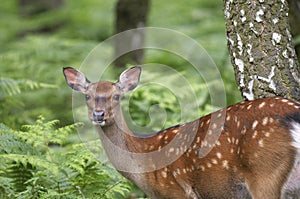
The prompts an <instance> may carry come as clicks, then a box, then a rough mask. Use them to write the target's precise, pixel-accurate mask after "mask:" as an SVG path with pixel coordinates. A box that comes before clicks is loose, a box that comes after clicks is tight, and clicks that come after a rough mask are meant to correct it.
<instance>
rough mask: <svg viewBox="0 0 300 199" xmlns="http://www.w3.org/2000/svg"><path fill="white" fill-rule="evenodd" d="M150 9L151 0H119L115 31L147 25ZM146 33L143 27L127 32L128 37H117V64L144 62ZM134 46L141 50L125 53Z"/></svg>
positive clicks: (121, 65)
mask: <svg viewBox="0 0 300 199" xmlns="http://www.w3.org/2000/svg"><path fill="white" fill-rule="evenodd" d="M149 9H150V0H143V1H140V0H118V2H117V4H116V8H115V25H114V27H115V33H116V34H118V33H121V32H123V31H126V30H131V29H137V28H143V27H145V26H147V19H148V15H149ZM145 34H146V33H145V31H143V29H140V30H138V29H137V30H135V31H133V32H129V33H128V34H126V38H122V39H116V41H115V56H116V60H115V62H114V64H115V66H117V67H124V66H126V64H142V63H143V61H144V51H143V49H142V48H143V44H144V42H145ZM132 48H133V49H139V50H135V51H132V52H129V53H126V54H124V52H127V51H128V49H132ZM120 55H122V56H120ZM119 56H120V57H119Z"/></svg>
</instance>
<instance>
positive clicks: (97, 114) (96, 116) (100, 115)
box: [93, 110, 105, 122]
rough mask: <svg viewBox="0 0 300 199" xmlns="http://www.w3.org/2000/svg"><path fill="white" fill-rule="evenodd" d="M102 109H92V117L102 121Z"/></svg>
mask: <svg viewBox="0 0 300 199" xmlns="http://www.w3.org/2000/svg"><path fill="white" fill-rule="evenodd" d="M104 113H105V112H104V111H103V110H101V111H94V112H93V117H94V120H95V121H97V122H102V121H103V119H104Z"/></svg>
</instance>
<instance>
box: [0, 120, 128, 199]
mask: <svg viewBox="0 0 300 199" xmlns="http://www.w3.org/2000/svg"><path fill="white" fill-rule="evenodd" d="M57 123H58V121H57V120H56V121H49V122H46V121H45V120H44V118H42V117H40V118H39V119H38V120H37V121H36V123H35V124H33V125H26V126H24V127H23V128H22V129H23V130H22V131H16V130H12V129H10V128H8V127H7V126H5V125H4V124H1V125H0V138H1V142H0V158H1V160H2V161H1V163H0V182H1V183H0V190H1V194H2V198H118V197H125V195H126V194H128V193H129V190H130V189H131V186H130V185H131V184H130V183H129V182H128V181H127V180H125V179H124V178H123V177H120V176H119V175H118V174H117V173H116V171H115V170H114V169H113V168H112V167H110V166H109V165H108V164H107V163H105V162H100V161H98V160H97V159H96V158H95V155H94V154H93V153H92V152H91V151H90V150H88V149H87V148H86V146H85V144H82V143H81V144H72V145H71V146H69V148H68V150H65V149H64V148H63V147H62V146H63V145H64V143H65V142H64V141H65V140H66V138H67V137H69V136H70V134H73V133H74V131H75V129H76V127H78V125H79V124H73V125H69V126H64V127H60V128H56V126H57ZM86 144H89V145H91V146H93V147H94V150H93V151H94V152H95V151H98V152H99V151H100V152H101V151H102V148H101V146H100V145H96V142H94V141H91V142H89V143H86ZM53 145H56V146H57V147H53ZM50 146H52V147H50Z"/></svg>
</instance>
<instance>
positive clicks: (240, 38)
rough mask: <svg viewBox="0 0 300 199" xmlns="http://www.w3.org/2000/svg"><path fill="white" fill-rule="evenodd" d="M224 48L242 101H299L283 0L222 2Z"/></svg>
mask: <svg viewBox="0 0 300 199" xmlns="http://www.w3.org/2000/svg"><path fill="white" fill-rule="evenodd" d="M224 13H225V17H226V31H227V40H228V49H229V52H230V55H231V62H232V65H233V67H234V70H235V76H236V80H237V82H238V85H239V88H240V90H241V93H242V96H243V98H244V99H245V100H252V99H257V98H263V97H273V96H282V97H287V98H293V99H295V100H297V101H300V87H299V85H300V78H299V66H298V60H297V57H296V54H295V49H294V47H293V44H292V36H291V33H290V27H289V22H288V20H289V19H288V4H287V1H285V0H259V1H251V0H246V1H245V0H243V1H242V0H236V1H233V0H225V8H224Z"/></svg>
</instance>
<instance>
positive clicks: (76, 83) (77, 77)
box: [63, 67, 90, 93]
mask: <svg viewBox="0 0 300 199" xmlns="http://www.w3.org/2000/svg"><path fill="white" fill-rule="evenodd" d="M63 73H64V75H65V78H66V81H67V84H68V85H69V86H70V87H71V88H72V89H73V90H76V91H79V92H82V93H84V92H85V91H86V90H87V88H88V86H89V84H90V81H89V80H88V79H87V78H86V77H85V76H84V74H83V73H81V72H80V71H78V70H76V69H74V68H72V67H65V68H63Z"/></svg>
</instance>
